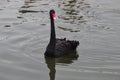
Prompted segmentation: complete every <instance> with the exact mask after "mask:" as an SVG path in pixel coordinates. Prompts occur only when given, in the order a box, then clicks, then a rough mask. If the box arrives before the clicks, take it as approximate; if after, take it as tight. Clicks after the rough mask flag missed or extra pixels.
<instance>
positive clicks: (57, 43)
mask: <svg viewBox="0 0 120 80" xmlns="http://www.w3.org/2000/svg"><path fill="white" fill-rule="evenodd" d="M49 14H50V21H51V34H50V42H49V44H48V46H47V48H46V51H45V54H44V55H45V56H47V57H62V56H64V55H67V54H70V52H71V51H75V50H76V48H77V46H78V45H79V41H75V40H72V41H70V40H66V38H64V39H56V34H55V26H54V19H55V18H56V15H55V11H54V10H53V9H52V10H50V12H49Z"/></svg>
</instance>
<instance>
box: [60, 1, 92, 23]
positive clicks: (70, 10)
mask: <svg viewBox="0 0 120 80" xmlns="http://www.w3.org/2000/svg"><path fill="white" fill-rule="evenodd" d="M59 7H60V8H62V10H63V12H64V13H65V14H62V15H60V16H59V18H60V19H63V20H65V22H67V23H70V24H78V25H80V24H81V23H85V22H86V16H85V14H86V13H83V12H89V9H90V5H89V4H88V3H86V2H85V1H84V0H67V1H64V2H63V4H62V5H60V6H59Z"/></svg>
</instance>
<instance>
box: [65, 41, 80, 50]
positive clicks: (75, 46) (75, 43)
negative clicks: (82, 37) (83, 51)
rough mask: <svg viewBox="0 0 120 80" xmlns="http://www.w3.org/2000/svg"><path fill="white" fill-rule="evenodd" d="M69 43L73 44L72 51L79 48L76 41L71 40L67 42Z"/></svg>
mask: <svg viewBox="0 0 120 80" xmlns="http://www.w3.org/2000/svg"><path fill="white" fill-rule="evenodd" d="M67 42H69V43H70V44H71V49H76V48H77V46H78V45H79V41H75V40H73V41H69V40H67Z"/></svg>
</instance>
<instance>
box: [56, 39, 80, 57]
mask: <svg viewBox="0 0 120 80" xmlns="http://www.w3.org/2000/svg"><path fill="white" fill-rule="evenodd" d="M78 45H79V41H70V40H66V39H65V38H64V39H56V46H55V56H56V57H60V56H63V55H67V54H69V53H70V52H71V51H74V50H76V48H77V46H78Z"/></svg>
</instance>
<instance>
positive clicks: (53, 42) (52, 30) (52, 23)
mask: <svg viewBox="0 0 120 80" xmlns="http://www.w3.org/2000/svg"><path fill="white" fill-rule="evenodd" d="M55 43H56V35H55V25H54V19H53V18H51V34H50V42H49V45H50V46H52V47H55Z"/></svg>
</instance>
